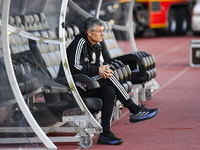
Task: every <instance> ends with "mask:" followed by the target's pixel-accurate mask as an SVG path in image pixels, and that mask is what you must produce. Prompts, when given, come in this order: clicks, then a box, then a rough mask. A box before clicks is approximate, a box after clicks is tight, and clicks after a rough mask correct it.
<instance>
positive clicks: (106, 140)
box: [97, 131, 123, 145]
mask: <svg viewBox="0 0 200 150" xmlns="http://www.w3.org/2000/svg"><path fill="white" fill-rule="evenodd" d="M122 143H123V140H122V139H120V138H117V137H116V136H115V135H114V134H113V133H112V132H111V131H109V132H106V133H101V134H100V135H99V139H98V141H97V144H108V145H119V144H122Z"/></svg>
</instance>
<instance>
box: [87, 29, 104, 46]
mask: <svg viewBox="0 0 200 150" xmlns="http://www.w3.org/2000/svg"><path fill="white" fill-rule="evenodd" d="M87 36H88V39H89V41H90V42H91V44H92V45H94V44H95V43H96V42H101V41H102V38H103V36H104V27H103V26H95V28H94V30H88V32H87Z"/></svg>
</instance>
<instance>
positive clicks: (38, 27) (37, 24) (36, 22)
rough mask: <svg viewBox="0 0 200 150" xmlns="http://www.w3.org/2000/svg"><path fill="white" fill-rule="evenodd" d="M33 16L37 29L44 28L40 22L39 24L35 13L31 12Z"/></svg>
mask: <svg viewBox="0 0 200 150" xmlns="http://www.w3.org/2000/svg"><path fill="white" fill-rule="evenodd" d="M33 18H34V21H35V24H36V26H37V29H38V30H42V29H44V28H43V26H42V24H41V22H40V18H39V16H38V15H37V14H33Z"/></svg>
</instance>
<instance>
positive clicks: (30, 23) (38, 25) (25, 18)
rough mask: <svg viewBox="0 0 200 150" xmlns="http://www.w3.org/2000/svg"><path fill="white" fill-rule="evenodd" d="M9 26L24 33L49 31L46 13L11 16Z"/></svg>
mask: <svg viewBox="0 0 200 150" xmlns="http://www.w3.org/2000/svg"><path fill="white" fill-rule="evenodd" d="M9 24H10V25H12V26H14V27H17V28H19V29H21V30H24V31H28V30H42V29H48V22H47V21H46V17H45V15H44V13H40V14H30V15H21V16H18V15H16V16H9Z"/></svg>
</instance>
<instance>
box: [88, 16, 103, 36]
mask: <svg viewBox="0 0 200 150" xmlns="http://www.w3.org/2000/svg"><path fill="white" fill-rule="evenodd" d="M95 26H103V22H102V21H101V20H99V19H97V18H95V17H90V18H87V19H86V20H85V22H84V32H85V33H87V31H88V30H91V31H92V30H94V28H95Z"/></svg>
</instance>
